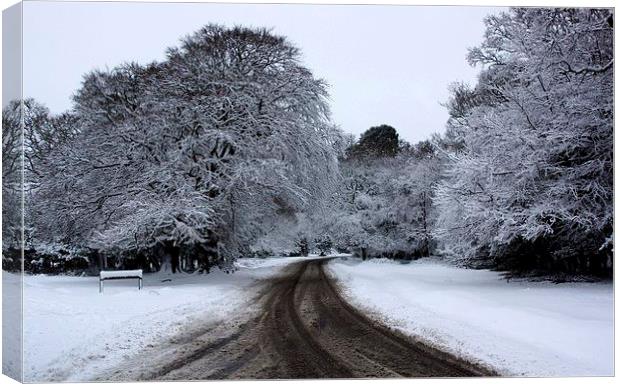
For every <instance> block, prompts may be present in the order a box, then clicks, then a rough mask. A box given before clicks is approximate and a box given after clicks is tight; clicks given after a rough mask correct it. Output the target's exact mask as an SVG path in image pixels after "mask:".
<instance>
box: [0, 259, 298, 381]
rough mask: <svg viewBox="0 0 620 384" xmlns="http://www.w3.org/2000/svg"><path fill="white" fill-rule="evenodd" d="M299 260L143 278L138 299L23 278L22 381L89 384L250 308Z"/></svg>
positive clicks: (91, 281) (127, 284) (75, 283)
mask: <svg viewBox="0 0 620 384" xmlns="http://www.w3.org/2000/svg"><path fill="white" fill-rule="evenodd" d="M301 259H305V260H307V258H296V257H289V258H268V259H241V260H239V261H238V262H237V265H238V267H239V270H238V271H237V272H235V273H234V274H226V273H223V272H221V271H220V270H217V269H216V270H214V271H212V273H211V274H209V275H189V274H176V275H172V274H169V273H157V274H151V275H149V274H146V275H145V276H144V288H143V289H142V291H138V289H137V282H136V281H135V280H116V281H107V282H105V283H104V284H105V289H104V293H103V294H100V293H99V291H98V290H99V288H98V287H99V282H98V278H97V277H68V276H43V275H38V276H26V277H25V279H24V322H25V326H24V375H25V380H26V381H43V380H46V379H50V378H54V379H63V380H68V381H84V380H88V378H89V377H90V376H92V375H95V374H97V373H98V372H102V371H103V370H105V369H107V368H109V367H112V366H114V365H116V364H118V363H119V362H120V361H122V360H123V359H126V358H127V357H130V356H132V355H134V354H136V353H139V352H140V351H141V350H142V349H143V348H149V345H150V344H153V343H156V342H157V340H159V339H161V338H166V337H170V336H172V335H173V334H174V333H176V332H179V331H180V330H182V329H183V327H187V326H188V325H189V324H191V323H192V321H194V320H196V321H203V322H217V321H223V320H225V319H227V318H229V317H230V316H231V314H232V313H233V312H235V311H237V310H239V309H240V308H247V307H248V306H249V305H251V302H252V300H251V299H252V297H253V296H254V294H255V292H254V291H253V290H252V286H253V285H252V284H253V283H254V282H256V280H257V279H261V278H268V277H270V276H273V275H274V274H276V273H278V272H279V271H280V270H281V268H282V267H284V266H285V265H287V264H290V263H292V262H295V261H299V260H301ZM3 278H4V279H8V281H11V280H14V281H15V282H16V283H17V281H18V279H17V277H16V276H15V275H11V274H8V273H6V272H5V273H3ZM165 279H172V281H166V282H164V281H162V280H165ZM5 281H7V280H5Z"/></svg>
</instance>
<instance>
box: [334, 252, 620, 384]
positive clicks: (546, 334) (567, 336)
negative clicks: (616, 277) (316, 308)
mask: <svg viewBox="0 0 620 384" xmlns="http://www.w3.org/2000/svg"><path fill="white" fill-rule="evenodd" d="M329 271H330V273H331V274H332V275H333V276H334V277H335V278H337V279H338V280H339V283H340V285H341V286H342V287H343V288H344V291H345V295H346V296H347V298H348V299H349V300H350V301H351V302H352V303H353V304H355V305H357V306H360V307H362V308H365V309H367V310H368V311H370V313H372V314H373V315H374V316H376V317H379V318H381V319H382V320H384V321H385V322H387V323H388V324H389V325H391V326H393V327H394V328H397V329H399V330H401V331H402V332H405V333H407V334H410V335H414V336H417V337H419V338H421V339H423V340H425V341H427V342H429V343H431V344H434V345H436V346H438V347H440V348H442V349H444V350H448V351H451V352H453V353H455V354H457V355H460V356H463V357H466V358H469V359H470V360H474V361H478V362H482V363H485V364H486V365H488V366H491V367H493V368H494V369H496V370H497V371H498V373H500V374H503V375H510V376H519V375H524V376H609V375H613V374H614V356H613V352H614V322H613V285H612V284H611V283H565V284H553V283H547V282H537V283H534V282H523V281H518V282H515V281H514V280H511V281H510V282H506V280H504V279H502V278H501V277H500V274H499V273H497V272H492V271H488V270H471V269H462V268H457V267H454V266H450V265H447V264H444V263H442V262H441V261H438V260H436V259H427V260H424V259H422V260H418V261H415V262H412V263H410V264H400V263H398V262H393V261H386V260H370V261H366V262H361V261H359V260H355V259H352V258H349V259H348V260H338V261H332V262H331V263H330V264H329Z"/></svg>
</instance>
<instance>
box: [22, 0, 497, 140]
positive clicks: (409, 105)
mask: <svg viewBox="0 0 620 384" xmlns="http://www.w3.org/2000/svg"><path fill="white" fill-rule="evenodd" d="M492 12H497V9H496V8H495V9H494V8H484V7H473V6H469V7H447V6H446V7H434V6H433V7H431V6H428V7H424V6H368V5H367V6H363V5H361V6H351V5H346V6H339V5H280V4H273V5H250V4H204V3H203V4H200V3H68V2H67V3H61V2H37V1H28V2H25V3H24V84H23V86H24V95H25V96H27V97H34V98H36V99H37V100H39V101H41V102H43V103H44V104H46V105H47V106H48V107H49V108H50V110H51V111H52V112H55V113H57V112H62V111H64V110H66V109H69V108H70V107H71V100H70V97H71V95H72V94H73V92H74V91H75V90H76V89H77V88H79V86H80V82H81V79H82V75H83V74H84V73H86V72H88V71H90V70H92V69H94V68H100V69H101V68H106V67H108V68H112V67H114V66H116V65H118V64H120V63H122V62H126V61H137V62H139V63H147V62H150V61H153V60H162V59H163V58H164V51H165V48H166V47H169V46H173V45H176V44H177V43H178V40H179V38H181V37H182V36H184V35H187V34H189V33H191V32H193V31H195V30H197V29H198V28H200V27H201V26H202V25H204V24H207V23H218V24H224V25H228V26H232V25H244V26H261V27H270V28H273V31H274V32H275V33H277V34H281V35H285V36H287V37H288V38H289V39H290V41H292V42H293V43H294V44H295V45H297V46H298V47H299V48H301V50H302V52H303V61H304V63H305V64H306V66H308V67H309V68H310V69H311V70H312V71H313V73H314V74H315V76H317V77H320V78H323V79H325V80H326V81H327V82H328V83H329V84H330V94H331V107H332V112H333V116H332V118H333V121H334V122H335V123H337V124H339V125H340V126H341V127H342V128H343V129H344V130H345V131H347V132H352V133H355V134H356V135H359V134H360V133H361V132H363V131H365V130H366V129H368V128H369V127H371V126H374V125H379V124H384V123H385V124H390V125H392V126H394V127H395V128H396V129H397V131H398V132H399V133H400V135H401V137H402V138H404V139H406V140H408V141H410V142H417V141H419V140H422V139H425V138H428V137H429V136H430V134H431V133H433V132H441V131H443V129H444V125H445V121H446V120H447V118H448V114H447V112H446V111H445V108H444V107H442V106H441V105H440V103H441V102H444V101H446V99H447V97H448V92H447V88H448V85H449V84H450V83H451V82H454V81H457V80H464V81H467V82H470V83H472V82H473V81H474V80H475V78H476V74H477V72H478V69H474V68H471V67H470V66H469V65H468V64H467V62H466V60H465V55H466V53H467V48H469V47H473V46H475V45H477V44H479V43H480V42H481V40H482V35H483V31H484V28H483V23H482V19H483V17H484V16H485V15H487V14H489V13H492Z"/></svg>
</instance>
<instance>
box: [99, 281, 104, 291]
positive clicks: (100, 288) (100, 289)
mask: <svg viewBox="0 0 620 384" xmlns="http://www.w3.org/2000/svg"><path fill="white" fill-rule="evenodd" d="M99 293H103V280H101V279H99Z"/></svg>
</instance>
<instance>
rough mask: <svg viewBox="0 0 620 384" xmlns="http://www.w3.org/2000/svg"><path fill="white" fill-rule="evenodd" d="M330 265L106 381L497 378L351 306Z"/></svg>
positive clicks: (277, 283)
mask: <svg viewBox="0 0 620 384" xmlns="http://www.w3.org/2000/svg"><path fill="white" fill-rule="evenodd" d="M325 262H326V260H309V261H303V262H299V263H295V264H292V265H290V266H288V267H287V268H285V269H284V273H283V274H281V275H280V276H278V277H274V278H271V279H269V280H267V281H265V282H263V283H262V284H263V287H262V291H261V293H260V296H259V303H260V305H259V307H258V308H259V309H257V310H256V311H255V312H253V313H252V314H251V315H250V316H249V319H248V316H247V313H246V315H245V318H244V316H243V315H240V316H239V317H238V318H233V319H231V320H230V321H227V322H225V323H220V324H219V325H216V326H205V327H204V328H203V329H194V330H192V331H188V332H187V333H186V334H185V335H182V336H177V337H175V338H174V339H172V340H169V341H168V342H164V343H162V344H160V345H159V346H157V347H156V348H154V349H152V350H149V351H148V353H145V354H143V355H142V356H141V357H140V358H139V359H138V361H136V360H130V361H127V362H126V363H124V364H123V365H121V366H119V367H117V368H116V369H114V370H113V372H112V374H111V375H110V374H106V377H101V378H96V379H95V380H98V379H104V380H115V381H120V380H166V381H168V380H175V379H181V380H194V379H249V378H254V379H276V378H277V379H283V378H343V377H403V376H404V377H429V376H433V377H450V376H480V375H483V376H489V375H492V372H490V371H488V370H486V369H484V368H482V367H479V366H476V365H473V364H471V363H468V362H466V361H463V360H460V359H458V358H456V357H454V356H452V355H449V354H447V353H444V352H442V351H439V350H437V349H434V348H431V347H429V346H427V345H425V344H422V343H420V342H417V341H415V340H413V339H411V338H408V337H406V336H404V335H402V334H400V333H396V332H394V331H392V330H390V329H388V328H386V327H385V326H384V325H382V324H379V323H377V322H375V321H372V320H370V319H369V318H368V317H366V316H365V315H363V314H362V313H360V312H358V311H357V310H355V309H354V308H352V307H351V306H349V305H348V304H347V303H346V302H345V301H344V300H343V299H342V298H341V296H340V294H339V293H338V291H337V289H336V288H335V287H334V285H333V283H332V281H330V279H329V278H328V277H327V276H326V275H325V272H324V270H323V266H324V264H325Z"/></svg>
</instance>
